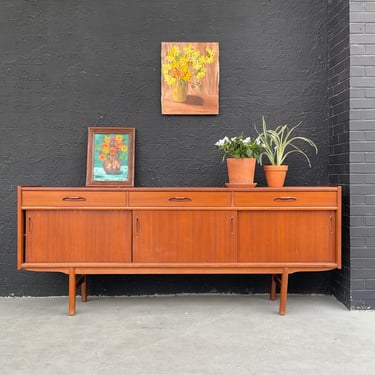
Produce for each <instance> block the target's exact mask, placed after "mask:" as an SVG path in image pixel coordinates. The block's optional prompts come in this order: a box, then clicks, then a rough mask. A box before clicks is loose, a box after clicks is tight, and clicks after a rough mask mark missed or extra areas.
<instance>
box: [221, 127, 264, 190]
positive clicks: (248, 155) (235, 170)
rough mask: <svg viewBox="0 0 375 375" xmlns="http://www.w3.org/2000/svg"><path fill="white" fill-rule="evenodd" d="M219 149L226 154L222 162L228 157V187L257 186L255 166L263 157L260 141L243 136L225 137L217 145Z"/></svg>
mask: <svg viewBox="0 0 375 375" xmlns="http://www.w3.org/2000/svg"><path fill="white" fill-rule="evenodd" d="M215 146H216V147H217V149H219V150H221V151H223V152H224V155H223V159H222V161H223V162H224V160H225V158H226V157H227V168H228V177H229V183H227V184H226V186H228V187H236V186H239V187H248V186H255V185H256V184H255V183H254V174H255V164H256V162H257V161H259V158H260V155H261V150H262V148H261V144H260V141H259V140H252V139H251V137H246V138H245V137H244V136H243V135H242V134H241V135H239V136H236V137H232V138H228V137H224V138H223V139H220V140H219V141H217V142H216V143H215Z"/></svg>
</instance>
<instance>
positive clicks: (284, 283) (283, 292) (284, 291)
mask: <svg viewBox="0 0 375 375" xmlns="http://www.w3.org/2000/svg"><path fill="white" fill-rule="evenodd" d="M288 276H289V273H288V269H287V268H285V269H284V270H283V274H282V276H281V287H280V307H279V314H280V315H285V313H286V300H287V297H288Z"/></svg>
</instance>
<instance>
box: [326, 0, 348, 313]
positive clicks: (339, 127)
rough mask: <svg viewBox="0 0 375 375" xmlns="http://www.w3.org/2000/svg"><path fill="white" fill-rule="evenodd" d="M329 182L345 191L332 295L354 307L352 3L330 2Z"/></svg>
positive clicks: (346, 0)
mask: <svg viewBox="0 0 375 375" xmlns="http://www.w3.org/2000/svg"><path fill="white" fill-rule="evenodd" d="M327 29H328V73H329V81H328V82H329V87H328V103H329V140H330V155H329V182H330V183H331V184H339V185H342V187H343V215H342V223H343V225H342V230H343V238H342V253H343V257H342V270H341V271H337V272H334V273H333V278H332V291H333V293H334V294H335V296H336V297H337V298H338V299H339V300H341V301H342V302H343V303H345V304H346V305H347V306H350V287H351V285H350V189H349V184H350V174H349V173H350V171H349V117H350V116H349V115H350V107H349V101H350V92H349V78H350V49H349V0H328V24H327Z"/></svg>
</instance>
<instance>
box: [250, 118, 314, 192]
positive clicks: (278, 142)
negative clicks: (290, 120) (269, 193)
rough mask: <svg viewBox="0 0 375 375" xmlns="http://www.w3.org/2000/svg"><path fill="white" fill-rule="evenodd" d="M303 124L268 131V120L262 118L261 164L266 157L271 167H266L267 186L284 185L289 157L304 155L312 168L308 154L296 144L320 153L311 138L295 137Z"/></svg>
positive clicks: (258, 138) (259, 133) (259, 136)
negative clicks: (295, 132)
mask: <svg viewBox="0 0 375 375" xmlns="http://www.w3.org/2000/svg"><path fill="white" fill-rule="evenodd" d="M300 125H301V123H299V124H297V125H295V126H293V127H289V126H288V125H278V126H277V127H276V128H275V129H268V128H267V124H266V120H265V119H264V116H262V131H261V132H259V131H258V130H257V129H256V128H255V130H256V131H257V133H258V137H257V139H256V140H257V141H258V142H260V143H261V144H262V152H261V154H260V157H259V163H260V164H261V165H262V163H263V156H265V157H266V158H267V159H268V161H269V163H270V165H265V166H264V172H265V175H266V180H267V185H268V186H270V187H280V186H283V185H284V181H285V176H286V173H287V170H288V166H287V165H284V161H285V159H286V157H287V156H289V155H290V154H293V153H300V154H302V155H303V156H304V157H305V158H306V160H307V162H308V164H309V167H311V162H310V159H309V157H308V156H307V154H306V153H305V152H304V151H303V150H302V149H301V148H300V147H299V146H298V145H296V143H299V142H305V143H307V144H309V145H310V146H312V147H313V148H314V150H315V153H316V154H317V153H318V148H317V146H316V144H315V143H314V142H313V141H312V140H311V139H309V138H306V137H302V136H295V135H294V131H295V130H296V129H297V128H298V127H299V126H300Z"/></svg>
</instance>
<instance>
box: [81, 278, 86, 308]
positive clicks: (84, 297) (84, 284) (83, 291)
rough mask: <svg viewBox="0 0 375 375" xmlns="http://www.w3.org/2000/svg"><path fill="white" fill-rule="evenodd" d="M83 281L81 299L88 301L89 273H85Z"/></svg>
mask: <svg viewBox="0 0 375 375" xmlns="http://www.w3.org/2000/svg"><path fill="white" fill-rule="evenodd" d="M82 277H83V281H82V285H81V301H82V302H87V275H83V276H82Z"/></svg>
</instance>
